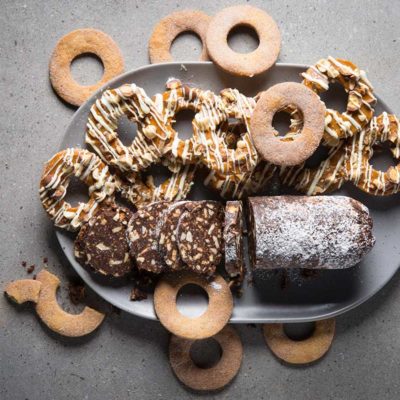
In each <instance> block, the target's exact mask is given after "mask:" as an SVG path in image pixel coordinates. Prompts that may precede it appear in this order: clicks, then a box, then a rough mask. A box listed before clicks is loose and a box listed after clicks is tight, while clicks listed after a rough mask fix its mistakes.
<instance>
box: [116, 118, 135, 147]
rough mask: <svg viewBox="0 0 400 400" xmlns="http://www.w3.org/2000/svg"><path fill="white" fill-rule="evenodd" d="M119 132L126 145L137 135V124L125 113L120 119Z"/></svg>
mask: <svg viewBox="0 0 400 400" xmlns="http://www.w3.org/2000/svg"><path fill="white" fill-rule="evenodd" d="M117 134H118V137H119V140H121V142H122V143H123V144H124V145H125V146H130V145H131V144H132V142H133V140H134V139H135V137H136V135H137V125H136V124H135V123H134V122H132V121H129V119H128V117H127V116H126V115H123V116H122V117H121V118H120V119H119V121H118V127H117Z"/></svg>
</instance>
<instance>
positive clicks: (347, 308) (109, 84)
mask: <svg viewBox="0 0 400 400" xmlns="http://www.w3.org/2000/svg"><path fill="white" fill-rule="evenodd" d="M191 65H196V66H199V65H213V62H211V61H173V62H165V63H158V64H149V65H144V66H141V67H139V68H135V69H132V70H130V71H126V72H124V73H122V74H121V75H118V76H116V77H114V78H113V79H111V80H110V81H108V82H107V83H105V84H104V85H103V86H101V87H100V88H99V89H98V90H96V91H95V92H94V93H93V94H92V95H91V96H90V97H89V98H88V99H87V100H86V101H85V102H84V103H83V104H81V105H80V106H79V107H78V108H77V109H76V110H75V111H74V114H73V115H72V117H71V119H70V121H69V123H68V125H67V127H66V128H65V131H64V134H63V136H62V138H63V139H62V141H61V144H60V150H63V148H61V147H62V142H63V141H64V138H65V136H66V132H67V131H68V129H69V127H70V125H72V124H73V123H74V121H75V119H77V118H78V115H79V111H80V110H81V109H82V108H84V107H86V105H87V104H88V103H89V102H92V101H93V99H95V98H97V96H99V94H100V93H102V92H103V91H104V90H106V89H107V88H110V87H112V86H113V85H114V84H115V83H116V82H118V81H120V80H123V79H125V78H128V77H129V76H130V75H132V74H134V73H138V72H141V71H145V70H151V69H158V68H159V67H160V66H161V67H162V66H179V67H182V66H184V67H186V66H191ZM275 66H278V67H279V66H281V67H289V68H290V67H294V68H304V69H307V68H309V65H307V64H301V63H300V64H298V63H287V62H285V63H281V62H278V63H276V64H275V65H274V67H275ZM374 95H375V97H376V98H377V100H378V101H379V103H380V104H381V105H382V107H383V108H386V109H389V110H390V107H388V105H387V104H386V102H385V101H384V100H382V99H381V97H380V96H378V95H377V94H374ZM83 145H84V143H83ZM54 229H55V234H56V237H57V241H58V244H59V245H60V248H61V250H62V252H63V254H64V256H65V257H66V259H67V260H68V263H69V264H70V265H71V266H72V268H73V269H74V271H75V272H76V273H77V274H78V275H79V276H80V277H81V278H82V279H83V281H84V282H85V284H86V285H88V286H89V287H90V288H91V290H93V291H94V292H95V293H96V294H97V295H98V296H100V297H101V298H102V299H103V300H105V301H107V302H108V303H110V304H111V305H113V306H115V307H117V308H119V309H121V310H123V311H125V312H127V313H129V314H131V315H135V316H137V317H141V318H144V319H148V320H153V321H158V318H157V316H156V314H155V312H154V309H153V313H152V315H149V314H148V313H145V312H142V310H141V309H139V310H132V309H130V308H128V307H126V306H124V305H121V304H115V302H114V301H113V300H112V299H109V298H108V296H104V295H102V294H100V293H99V292H98V291H97V290H96V288H95V287H94V286H95V285H94V284H93V283H94V280H93V279H91V280H88V279H86V276H85V275H84V273H83V272H85V271H84V270H83V268H82V270H79V269H77V268H75V265H74V264H75V263H74V261H75V260H71V258H70V256H69V254H67V253H66V252H65V250H64V248H63V244H62V231H61V230H60V229H58V228H56V227H55V228H54ZM399 270H400V263H399V265H398V267H397V269H396V270H395V271H394V273H393V274H392V275H390V276H389V277H388V278H387V279H386V280H384V282H383V284H382V285H381V286H380V287H377V288H375V289H374V290H373V291H371V292H369V293H368V294H366V295H365V296H363V297H361V298H359V299H358V300H357V301H354V302H353V303H351V304H347V305H344V306H343V307H340V308H338V309H336V310H335V311H331V312H328V313H325V314H324V315H323V316H322V315H318V316H312V317H307V318H305V317H293V318H290V319H287V318H284V319H280V318H276V319H274V318H271V319H269V320H268V322H267V323H304V322H313V321H319V320H324V319H327V318H333V317H336V316H339V315H342V314H344V313H346V312H348V311H350V310H353V309H355V308H357V307H359V306H360V305H361V304H364V303H365V302H367V301H368V300H370V299H371V298H372V297H374V296H375V295H376V294H377V293H378V292H380V291H381V290H382V289H384V288H385V287H386V286H387V285H388V283H389V282H390V281H391V280H392V279H393V278H394V276H395V275H396V274H397V273H398V272H399ZM326 304H329V303H326ZM229 323H266V321H265V319H263V318H247V317H241V318H240V319H236V318H234V317H233V316H232V317H231V319H230V320H229Z"/></svg>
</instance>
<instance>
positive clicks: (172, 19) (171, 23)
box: [149, 10, 211, 64]
mask: <svg viewBox="0 0 400 400" xmlns="http://www.w3.org/2000/svg"><path fill="white" fill-rule="evenodd" d="M210 20H211V17H209V16H208V15H207V14H205V13H203V12H201V11H197V10H183V11H176V12H174V13H172V14H169V15H167V16H166V17H164V18H163V19H162V20H161V21H159V22H158V24H157V25H156V26H155V27H154V29H153V33H152V34H151V37H150V40H149V58H150V62H151V63H152V64H157V63H162V62H169V61H173V58H172V55H171V45H172V43H173V41H174V40H175V39H176V37H177V36H179V35H180V34H181V33H183V32H194V33H196V34H197V35H198V36H199V38H200V40H201V42H202V44H203V49H202V51H201V55H200V61H207V60H209V58H208V55H207V50H206V46H205V43H206V34H207V28H208V24H209V22H210Z"/></svg>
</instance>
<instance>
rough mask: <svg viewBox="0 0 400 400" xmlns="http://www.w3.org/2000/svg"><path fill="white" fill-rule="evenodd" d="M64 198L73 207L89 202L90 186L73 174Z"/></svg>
mask: <svg viewBox="0 0 400 400" xmlns="http://www.w3.org/2000/svg"><path fill="white" fill-rule="evenodd" d="M64 200H65V201H67V202H68V203H70V204H71V206H72V207H74V206H77V205H78V203H87V202H88V201H89V195H88V187H87V186H86V185H85V184H84V183H83V182H82V181H81V180H80V179H78V178H76V177H75V176H72V177H71V178H70V180H69V185H68V189H67V193H66V195H65V197H64Z"/></svg>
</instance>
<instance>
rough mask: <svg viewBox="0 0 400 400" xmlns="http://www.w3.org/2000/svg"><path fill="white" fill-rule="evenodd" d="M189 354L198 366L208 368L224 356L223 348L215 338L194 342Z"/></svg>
mask: <svg viewBox="0 0 400 400" xmlns="http://www.w3.org/2000/svg"><path fill="white" fill-rule="evenodd" d="M189 354H190V358H191V359H192V361H193V362H194V363H195V364H196V366H197V367H199V368H203V369H208V368H212V367H214V366H215V365H217V364H218V362H219V360H220V359H221V357H222V348H221V345H220V344H219V343H218V342H217V341H216V340H215V339H213V338H209V339H203V340H196V341H195V342H194V343H193V344H192V346H191V348H190V352H189Z"/></svg>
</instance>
